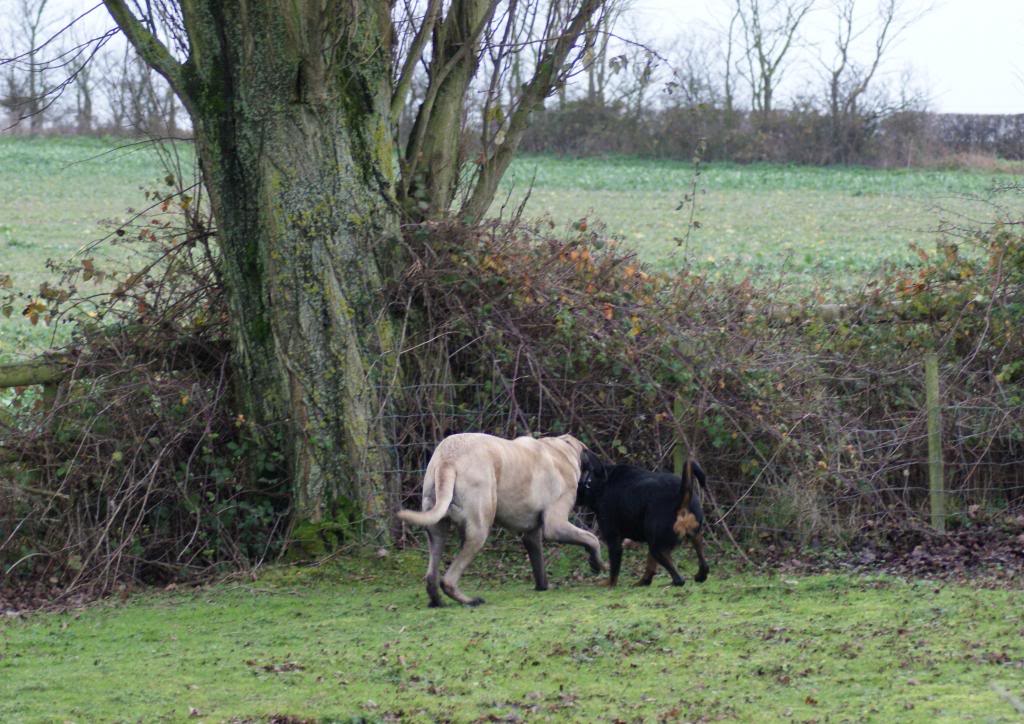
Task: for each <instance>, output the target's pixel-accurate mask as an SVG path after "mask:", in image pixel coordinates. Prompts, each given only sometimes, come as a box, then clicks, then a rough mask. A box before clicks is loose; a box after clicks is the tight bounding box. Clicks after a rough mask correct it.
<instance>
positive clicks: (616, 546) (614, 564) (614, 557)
mask: <svg viewBox="0 0 1024 724" xmlns="http://www.w3.org/2000/svg"><path fill="white" fill-rule="evenodd" d="M608 565H609V566H610V569H609V575H608V585H609V586H615V585H616V584H617V583H618V582H619V569H620V568H621V567H622V539H621V538H613V539H612V540H609V541H608Z"/></svg>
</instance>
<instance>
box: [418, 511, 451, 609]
mask: <svg viewBox="0 0 1024 724" xmlns="http://www.w3.org/2000/svg"><path fill="white" fill-rule="evenodd" d="M447 540H448V520H447V519H445V520H442V521H441V522H440V523H436V524H434V525H431V526H428V527H427V541H428V542H429V543H430V559H429V561H428V563H427V575H426V577H425V578H424V580H425V581H426V583H427V596H429V597H430V604H429V605H430V607H431V608H436V607H438V606H440V605H441V591H440V589H439V588H438V580H439V579H440V575H441V557H442V556H443V555H444V544H445V542H446V541H447Z"/></svg>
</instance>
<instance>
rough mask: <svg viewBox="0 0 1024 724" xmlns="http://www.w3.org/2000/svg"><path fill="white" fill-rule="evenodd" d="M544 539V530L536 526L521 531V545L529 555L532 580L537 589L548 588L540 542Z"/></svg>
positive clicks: (544, 589) (542, 549)
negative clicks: (527, 530) (526, 530)
mask: <svg viewBox="0 0 1024 724" xmlns="http://www.w3.org/2000/svg"><path fill="white" fill-rule="evenodd" d="M543 540H544V531H543V530H542V529H541V528H540V526H537V527H536V528H534V529H533V530H531V531H529V532H527V533H523V545H524V546H525V547H526V553H527V554H528V555H529V556H530V567H531V568H533V582H534V583H535V584H536V585H535V588H536V589H537V590H538V591H546V590H548V574H547V572H546V571H545V570H544V548H543V546H542V545H541V543H542V542H543Z"/></svg>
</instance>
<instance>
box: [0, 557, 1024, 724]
mask: <svg viewBox="0 0 1024 724" xmlns="http://www.w3.org/2000/svg"><path fill="white" fill-rule="evenodd" d="M549 552H551V553H554V555H553V556H552V558H553V565H552V566H551V568H552V583H553V584H554V586H555V587H554V588H553V589H552V590H550V591H547V592H543V593H538V592H535V591H533V590H532V588H531V586H530V583H529V575H528V573H527V566H526V565H525V562H524V561H520V560H519V556H518V555H516V556H505V557H504V558H502V557H500V556H497V555H495V554H493V553H490V554H486V555H485V556H484V557H483V558H482V559H480V560H478V561H477V562H476V564H475V565H474V566H473V567H472V568H471V569H470V574H469V575H468V576H467V577H466V578H465V579H464V583H465V585H464V588H465V590H467V591H468V592H472V593H480V594H482V595H483V596H484V597H485V598H486V599H487V603H486V604H485V605H484V606H481V607H479V608H476V609H469V608H460V607H455V606H446V607H445V608H442V609H428V608H426V607H425V606H424V604H425V594H424V592H423V589H422V585H421V576H422V568H423V565H424V554H423V553H421V552H417V551H406V552H403V553H398V554H392V555H390V556H389V557H388V558H386V559H384V560H375V559H373V558H359V557H355V558H349V559H345V561H344V562H343V563H337V564H329V565H326V566H323V567H321V568H312V569H291V570H288V569H276V570H271V571H270V572H269V573H267V574H265V575H264V577H263V578H262V580H259V581H257V582H246V583H234V584H232V583H228V584H221V585H217V586H212V587H207V588H203V589H197V590H190V591H181V592H173V593H166V592H161V593H148V594H142V595H137V596H135V597H132V598H129V599H128V601H127V603H124V604H121V603H119V602H117V601H116V600H115V601H110V602H104V603H100V604H97V605H94V606H92V607H90V608H88V609H87V610H85V611H82V612H72V613H60V614H50V613H47V614H34V615H31V616H29V617H27V619H25V620H8V621H6V622H0V720H2V721H5V722H22V721H25V722H34V721H83V722H84V721H185V720H187V719H189V718H190V717H189V714H190V711H192V710H195V712H197V714H196V716H198V717H199V718H200V719H202V720H204V721H250V720H256V721H265V720H267V718H268V717H270V716H271V715H279V716H283V715H287V716H293V717H303V718H313V717H316V718H319V719H321V720H325V721H339V720H340V721H357V720H358V721H394V720H397V719H398V718H403V719H408V720H411V721H457V722H462V721H520V720H538V721H608V722H611V721H630V722H632V721H651V722H653V721H698V720H699V721H718V720H725V721H791V720H796V721H812V720H813V721H837V722H838V721H879V722H892V721H949V722H954V721H957V722H959V721H968V720H971V721H986V722H1010V721H1019V717H1020V715H1019V713H1018V712H1016V711H1015V710H1014V708H1013V706H1012V704H1011V703H1010V702H1009V701H1008V700H1006V699H1005V698H1004V696H1005V694H1001V693H1000V692H1010V693H1011V696H1014V695H1016V696H1018V697H1019V696H1021V694H1022V688H1024V669H1022V668H1021V667H1022V665H1024V635H1022V634H1024V593H1022V592H1020V591H1003V590H977V589H972V588H968V587H963V586H955V585H947V584H936V583H932V582H924V581H909V582H908V581H903V580H899V579H896V578H890V577H878V576H872V577H856V576H853V577H850V576H842V575H820V576H789V575H778V574H775V573H772V572H767V573H764V574H751V573H733V574H727V573H723V571H722V570H721V569H720V568H719V567H714V568H713V569H712V575H711V578H710V579H709V580H708V582H707V583H705V584H703V585H699V586H698V585H697V584H694V583H692V582H691V583H688V584H687V585H686V586H685V587H684V588H682V589H677V588H672V587H670V586H667V585H666V584H667V583H668V579H667V577H666V576H665V575H661V576H659V577H658V578H656V579H655V584H654V585H653V586H651V587H650V588H634V587H632V586H628V585H627V586H623V587H620V588H618V589H615V590H608V589H607V588H603V587H601V586H599V585H598V582H597V579H594V578H591V577H589V576H587V577H583V578H580V577H579V576H578V574H575V573H573V574H572V575H570V573H572V571H571V568H572V567H573V566H576V565H582V562H583V560H582V556H581V555H580V554H579V552H578V551H575V550H567V551H564V552H562V551H561V550H559V549H552V550H551V551H549ZM677 558H679V559H680V560H682V556H681V555H679V556H677ZM641 559H642V554H640V553H637V552H632V553H630V554H629V556H628V557H627V563H629V564H632V565H633V567H634V568H637V567H638V566H640V565H641V562H642V561H641ZM685 565H686V567H687V569H692V568H693V565H692V562H690V561H687V562H686V564H685ZM483 571H488V573H487V574H486V577H483V576H482V575H481V572H483ZM632 572H633V573H634V574H635V573H637V572H638V571H636V570H634V571H632ZM690 572H691V573H692V570H691V571H690Z"/></svg>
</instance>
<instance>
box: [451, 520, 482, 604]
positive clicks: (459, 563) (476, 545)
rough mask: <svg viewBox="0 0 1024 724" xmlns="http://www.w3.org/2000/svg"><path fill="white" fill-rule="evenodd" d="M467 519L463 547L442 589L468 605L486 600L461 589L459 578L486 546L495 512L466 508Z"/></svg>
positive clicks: (464, 527)
mask: <svg viewBox="0 0 1024 724" xmlns="http://www.w3.org/2000/svg"><path fill="white" fill-rule="evenodd" d="M464 513H465V520H464V522H463V524H462V548H460V549H459V552H458V553H457V554H456V555H455V559H454V560H453V561H452V564H451V565H450V566H448V570H447V571H445V574H444V576H443V577H442V578H441V590H442V591H444V592H445V593H446V594H448V595H449V596H451V597H452V598H454V599H455V600H456V601H458V602H459V603H464V604H466V605H467V606H479V605H480V604H481V603H483V602H484V599H482V598H470V597H468V596H466V595H465V594H463V593H462V591H460V590H459V579H460V578H462V574H463V573H464V572H465V571H466V568H468V567H469V564H470V563H472V562H473V559H474V558H475V557H476V554H477V553H479V552H480V549H481V548H483V547H484V542H485V541H486V540H487V534H488V533H489V532H490V530H491V523H492V522H493V520H494V513H493V511H491V513H490V515H487V514H486V512H485V511H484V510H481V509H479V508H477V509H468V508H467V509H465V510H464Z"/></svg>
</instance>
